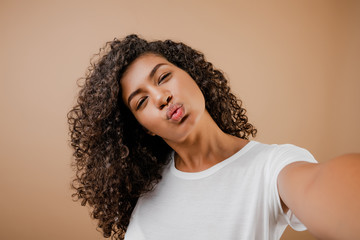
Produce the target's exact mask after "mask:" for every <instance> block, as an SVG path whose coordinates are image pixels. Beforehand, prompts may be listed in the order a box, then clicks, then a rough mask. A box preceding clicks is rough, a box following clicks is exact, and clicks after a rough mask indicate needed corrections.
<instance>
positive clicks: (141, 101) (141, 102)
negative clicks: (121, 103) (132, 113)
mask: <svg viewBox="0 0 360 240" xmlns="http://www.w3.org/2000/svg"><path fill="white" fill-rule="evenodd" d="M146 98H147V97H143V98H141V99H140V100H139V103H138V105H137V106H136V110H138V109H139V108H140V107H141V105H142V104H143V103H144V102H145V100H146Z"/></svg>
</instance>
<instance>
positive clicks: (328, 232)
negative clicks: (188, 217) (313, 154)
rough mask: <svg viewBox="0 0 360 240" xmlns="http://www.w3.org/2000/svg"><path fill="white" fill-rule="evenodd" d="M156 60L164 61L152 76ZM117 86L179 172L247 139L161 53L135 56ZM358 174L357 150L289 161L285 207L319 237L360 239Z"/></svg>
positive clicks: (281, 184)
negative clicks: (230, 130) (179, 111)
mask: <svg viewBox="0 0 360 240" xmlns="http://www.w3.org/2000/svg"><path fill="white" fill-rule="evenodd" d="M158 64H163V65H161V66H160V67H159V68H157V70H156V71H155V72H154V74H153V76H150V73H151V72H153V70H154V68H155V67H156V66H157V65H158ZM120 84H121V87H122V99H123V101H124V103H125V104H126V105H127V106H128V108H129V109H130V110H131V112H132V113H133V114H134V116H135V118H136V119H137V121H138V122H139V123H140V124H141V125H142V126H143V127H144V128H145V129H146V130H147V131H148V133H149V134H151V135H158V136H160V137H162V138H163V139H164V140H165V142H166V143H167V144H168V145H169V146H170V147H171V148H172V149H174V150H175V152H176V156H175V166H176V168H177V169H179V170H181V171H185V172H198V171H202V170H205V169H207V168H209V167H211V166H213V165H215V164H217V163H219V162H221V161H223V160H224V159H226V158H228V157H230V156H231V155H233V154H234V153H236V152H237V151H239V150H240V149H241V148H243V147H244V146H245V145H246V144H247V143H248V141H246V140H244V139H240V138H237V137H234V136H231V135H228V134H225V133H224V132H222V131H221V130H220V129H219V127H218V126H217V125H216V123H215V122H214V121H213V119H212V118H211V116H210V115H209V113H208V112H207V111H206V109H205V100H204V96H203V95H202V93H201V91H200V89H199V87H198V86H197V85H196V83H195V81H194V80H193V79H192V78H191V77H190V76H189V75H188V74H187V73H186V72H185V71H183V70H182V69H180V68H178V67H176V66H174V65H173V64H171V63H169V62H168V61H167V60H166V59H164V58H163V57H160V56H157V55H154V54H146V55H143V56H141V57H139V58H137V59H136V60H135V61H134V62H133V63H132V64H131V65H130V66H129V67H128V69H127V71H126V72H125V73H124V75H123V77H122V79H121V80H120ZM134 92H136V93H137V94H134ZM129 96H132V99H131V101H129ZM139 103H141V106H140V107H139ZM172 104H178V105H181V106H183V110H184V112H183V117H182V118H181V121H173V120H172V119H168V117H167V116H166V112H167V109H168V108H169V107H170V106H171V105H172ZM359 172H360V154H353V155H346V156H343V157H339V158H335V159H333V160H330V161H328V162H325V163H320V164H311V163H307V162H296V163H293V164H290V165H288V166H286V167H285V168H284V169H283V170H282V171H281V172H280V174H279V177H278V189H279V195H280V199H281V201H282V206H283V210H284V211H285V212H286V211H287V210H288V209H291V210H292V211H293V212H294V213H295V215H296V216H297V217H298V218H299V219H300V220H301V221H302V222H303V223H304V224H305V226H306V227H307V228H308V229H309V231H310V232H311V233H312V234H313V235H314V236H316V237H318V238H320V239H360V230H359V228H358V224H357V223H358V220H357V219H358V216H360V174H358V173H359Z"/></svg>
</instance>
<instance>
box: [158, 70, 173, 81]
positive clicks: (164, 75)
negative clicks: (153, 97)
mask: <svg viewBox="0 0 360 240" xmlns="http://www.w3.org/2000/svg"><path fill="white" fill-rule="evenodd" d="M170 74H171V73H170V72H168V73H165V74H163V75H161V76H160V79H159V82H158V84H160V83H162V82H163V81H164V80H166V79H167V78H168V77H169V76H170Z"/></svg>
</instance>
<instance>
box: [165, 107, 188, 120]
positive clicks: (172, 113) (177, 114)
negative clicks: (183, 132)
mask: <svg viewBox="0 0 360 240" xmlns="http://www.w3.org/2000/svg"><path fill="white" fill-rule="evenodd" d="M183 116H184V108H183V105H182V104H171V105H170V106H169V108H168V109H167V110H166V117H167V119H169V120H170V119H171V120H174V121H180V120H181V119H182V117H183Z"/></svg>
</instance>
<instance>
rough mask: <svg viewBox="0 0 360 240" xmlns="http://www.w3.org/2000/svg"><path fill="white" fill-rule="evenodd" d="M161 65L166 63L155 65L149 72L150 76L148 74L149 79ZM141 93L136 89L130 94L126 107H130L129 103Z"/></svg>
mask: <svg viewBox="0 0 360 240" xmlns="http://www.w3.org/2000/svg"><path fill="white" fill-rule="evenodd" d="M162 65H166V63H159V64H156V66H155V67H154V68H153V69H152V70H151V72H150V74H149V78H153V77H154V75H155V73H156V71H157V70H158V69H159V67H161V66H162ZM140 92H141V90H140V89H136V90H135V91H134V92H132V93H131V94H130V96H129V98H128V106H130V101H131V100H132V99H133V98H134V97H135V96H136V95H137V94H139V93H140Z"/></svg>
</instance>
